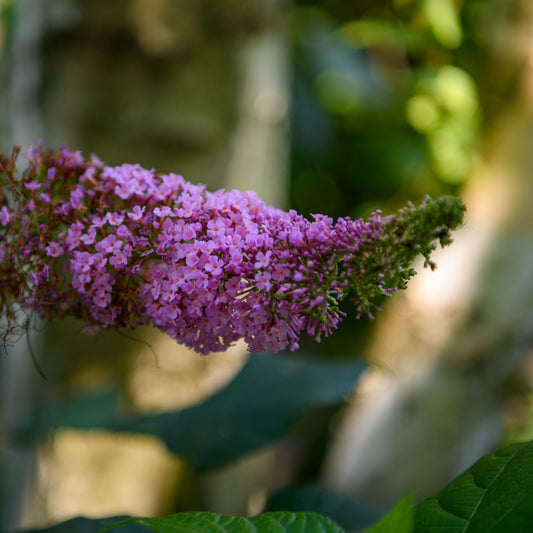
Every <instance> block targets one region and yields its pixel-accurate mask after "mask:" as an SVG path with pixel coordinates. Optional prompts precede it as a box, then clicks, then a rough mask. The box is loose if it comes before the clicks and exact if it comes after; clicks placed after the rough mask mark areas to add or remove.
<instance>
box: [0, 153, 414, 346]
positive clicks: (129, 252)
mask: <svg viewBox="0 0 533 533" xmlns="http://www.w3.org/2000/svg"><path fill="white" fill-rule="evenodd" d="M28 158H29V163H30V165H29V168H28V169H27V170H26V171H25V172H24V174H23V176H22V178H21V179H16V178H15V177H14V160H15V158H14V157H12V158H11V159H9V158H5V157H4V158H3V159H2V167H3V177H2V179H3V180H4V181H5V187H4V188H5V189H6V190H7V191H9V192H6V194H5V195H4V194H0V206H1V208H0V276H2V281H0V284H1V285H2V286H1V287H0V288H1V289H2V294H3V296H2V297H1V298H0V311H3V312H4V313H7V314H9V312H10V310H11V307H12V305H13V303H14V302H16V303H18V304H20V305H22V306H23V307H26V308H30V309H32V310H35V311H37V312H38V313H39V314H40V315H42V316H44V317H48V318H49V319H58V318H61V317H63V316H67V315H70V316H74V317H77V318H80V319H82V320H83V321H85V322H86V324H87V327H86V331H89V332H92V331H97V330H98V329H100V328H107V327H114V328H119V329H120V328H133V327H135V326H137V325H141V324H142V325H148V324H149V325H153V326H156V327H158V328H160V329H161V330H163V331H165V332H166V333H167V334H168V335H170V336H171V337H173V338H175V339H176V340H177V341H178V342H179V343H183V344H185V345H187V346H189V347H191V348H193V349H194V350H196V351H198V352H200V353H202V354H205V353H208V352H211V351H222V350H225V349H226V348H227V347H228V346H229V345H230V344H232V343H234V342H235V341H236V340H237V339H239V338H244V340H245V341H246V342H247V343H248V346H249V349H250V351H253V352H262V351H272V352H277V351H279V350H282V349H284V348H286V347H288V348H290V349H291V350H294V349H296V348H297V347H298V339H299V337H300V334H301V332H303V331H306V332H307V333H309V334H310V335H313V336H315V337H316V339H318V340H319V339H320V337H321V335H323V334H324V335H328V334H329V333H331V331H332V330H333V329H335V328H336V327H337V324H338V322H339V320H340V319H341V317H342V315H343V313H342V312H341V311H340V310H339V306H338V302H339V301H340V299H342V298H343V297H344V296H345V294H346V293H348V292H351V293H352V297H353V298H354V299H355V300H356V303H357V304H358V305H359V308H360V311H361V312H363V311H368V310H369V309H370V308H371V305H372V304H371V301H372V300H373V299H374V297H375V296H376V295H377V294H387V293H388V292H390V290H393V288H385V282H384V278H385V275H386V274H387V271H388V270H390V271H391V272H392V270H394V269H396V270H398V268H399V267H398V265H393V266H390V268H389V266H388V265H387V264H385V265H381V264H379V265H378V266H377V267H376V265H377V264H378V263H379V261H378V262H376V261H375V258H376V257H379V255H380V249H381V248H380V246H382V245H381V244H380V242H381V241H380V239H381V240H382V237H383V227H384V225H383V223H382V220H381V218H380V214H379V213H376V214H374V215H372V217H371V218H370V220H369V221H368V222H365V221H363V220H350V219H349V218H343V219H339V220H337V221H336V223H334V222H333V220H332V219H330V218H328V217H325V216H322V215H314V216H313V220H307V219H306V218H304V217H302V216H301V215H298V214H297V213H296V212H294V211H289V212H284V211H281V210H279V209H276V208H274V207H270V206H267V205H265V204H264V203H263V202H262V201H261V200H260V199H259V198H258V197H257V196H256V195H255V194H254V193H253V192H244V193H243V192H239V191H235V190H234V191H229V192H225V191H223V190H220V191H217V192H214V193H210V192H208V191H206V190H205V188H204V187H203V186H202V185H192V184H191V183H188V182H187V181H185V180H184V179H183V178H182V177H181V176H178V175H176V174H168V175H167V174H157V173H155V172H154V171H153V170H146V169H144V168H142V167H140V166H139V165H128V164H126V165H121V166H118V167H109V166H105V165H104V164H103V163H102V162H101V161H100V160H99V159H98V158H96V157H94V156H93V157H92V158H91V159H89V160H86V159H84V158H83V157H82V156H81V154H80V153H79V152H69V151H68V150H66V149H61V150H59V151H57V152H54V151H44V150H43V149H42V148H40V147H39V148H36V149H32V150H30V152H29V154H28ZM372 265H374V267H372ZM402 268H403V267H402ZM396 270H395V271H396ZM389 273H390V272H389Z"/></svg>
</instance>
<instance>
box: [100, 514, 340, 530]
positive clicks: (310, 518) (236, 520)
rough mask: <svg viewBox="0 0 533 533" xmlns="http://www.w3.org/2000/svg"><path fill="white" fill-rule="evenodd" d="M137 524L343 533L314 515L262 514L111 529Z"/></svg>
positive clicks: (151, 523) (192, 517)
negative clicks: (249, 516)
mask: <svg viewBox="0 0 533 533" xmlns="http://www.w3.org/2000/svg"><path fill="white" fill-rule="evenodd" d="M132 523H139V524H143V525H145V526H147V527H149V528H150V529H151V530H152V531H153V532H154V533H344V532H343V530H342V529H341V528H340V527H339V526H338V525H337V524H335V522H333V521H332V520H331V519H329V518H327V517H325V516H320V515H317V514H314V513H289V512H278V513H264V514H261V515H257V516H253V517H252V518H243V517H240V516H230V515H221V514H216V513H207V512H198V513H180V514H175V515H169V516H165V517H162V518H132V519H129V520H124V521H123V522H120V523H118V524H115V525H113V526H108V527H106V528H104V529H102V531H108V530H109V529H113V528H114V527H120V526H122V525H128V524H132Z"/></svg>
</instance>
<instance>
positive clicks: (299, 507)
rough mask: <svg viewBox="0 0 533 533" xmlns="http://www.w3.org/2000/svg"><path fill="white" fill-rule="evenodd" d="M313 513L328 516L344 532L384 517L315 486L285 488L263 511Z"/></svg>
mask: <svg viewBox="0 0 533 533" xmlns="http://www.w3.org/2000/svg"><path fill="white" fill-rule="evenodd" d="M282 510H283V511H312V512H315V513H319V514H321V515H324V516H329V518H331V519H332V520H334V521H335V522H336V523H337V524H339V525H340V526H341V527H342V528H344V529H345V530H346V531H360V530H362V529H364V528H366V527H368V526H369V525H371V524H373V523H374V522H376V521H377V520H379V519H380V518H381V517H382V516H383V514H384V513H383V511H382V510H380V509H377V508H375V507H372V506H370V505H367V504H364V503H360V502H357V501H354V500H352V499H350V498H346V497H345V496H341V495H339V494H335V493H333V492H329V491H327V490H325V489H323V488H322V487H320V486H318V485H304V486H298V487H286V488H284V489H280V490H278V491H276V492H274V493H273V494H271V495H269V497H268V500H267V502H266V505H265V511H282Z"/></svg>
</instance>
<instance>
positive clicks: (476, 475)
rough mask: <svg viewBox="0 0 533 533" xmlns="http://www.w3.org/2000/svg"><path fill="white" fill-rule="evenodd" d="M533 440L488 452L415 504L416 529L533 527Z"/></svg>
mask: <svg viewBox="0 0 533 533" xmlns="http://www.w3.org/2000/svg"><path fill="white" fill-rule="evenodd" d="M532 524H533V441H531V442H526V443H519V444H512V445H510V446H507V447H506V448H502V449H501V450H498V451H496V452H494V453H493V454H491V455H488V456H486V457H483V458H482V459H480V460H479V461H478V462H477V463H475V464H474V465H473V466H472V467H471V468H470V469H468V470H467V471H466V472H465V473H464V474H462V475H461V476H459V477H458V478H457V479H455V480H454V481H452V482H451V483H450V484H449V485H448V486H447V487H446V488H445V489H444V490H442V491H441V492H440V493H439V494H438V495H437V496H434V497H432V498H429V499H427V500H425V501H424V502H422V503H420V504H419V505H417V506H416V507H415V532H416V533H429V532H433V531H435V532H437V531H438V532H439V533H507V532H522V531H532V530H533V526H532Z"/></svg>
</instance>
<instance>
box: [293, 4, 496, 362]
mask: <svg viewBox="0 0 533 533" xmlns="http://www.w3.org/2000/svg"><path fill="white" fill-rule="evenodd" d="M491 6H492V3H491V2H480V1H478V0H469V1H464V2H463V1H455V0H376V1H370V0H362V1H358V2H343V1H342V0H323V1H321V2H312V1H310V0H297V1H296V2H294V8H293V9H292V11H291V18H290V21H291V26H290V29H291V31H290V35H291V46H292V55H293V63H292V69H293V71H292V75H293V83H292V116H291V135H292V139H291V141H292V142H291V168H290V173H291V203H292V206H293V207H294V208H295V209H296V210H298V211H300V212H301V213H303V214H304V215H306V216H307V215H309V214H310V213H325V214H328V215H329V216H332V217H339V216H352V217H354V218H357V217H360V216H363V217H364V216H368V215H369V214H370V212H372V211H374V210H377V209H378V208H379V209H382V210H383V211H384V213H385V214H388V213H390V212H392V211H394V210H395V209H397V208H398V207H399V206H400V205H402V204H404V203H405V202H406V201H409V200H410V201H415V202H416V201H417V199H421V198H422V197H423V196H424V195H425V194H431V195H435V196H438V195H440V194H458V193H459V192H460V189H461V186H462V185H463V184H464V182H465V181H466V180H467V179H468V177H469V176H470V175H471V174H472V173H473V172H474V171H475V169H476V168H477V165H478V164H479V161H480V151H481V145H482V142H481V141H482V131H483V130H482V126H483V123H482V121H483V119H484V114H483V112H482V111H483V105H482V103H481V102H482V101H483V97H482V93H481V91H482V89H483V87H482V81H483V79H484V78H483V74H482V73H483V69H484V67H485V65H484V64H483V58H484V55H483V54H482V53H481V52H482V51H483V50H484V47H486V46H487V43H486V42H485V40H484V39H485V37H484V33H483V29H486V28H487V21H486V20H485V19H484V17H486V16H487V14H488V12H489V11H490V9H491ZM492 7H493V6H492ZM480 22H481V23H482V24H481V29H480V24H479V23H480ZM378 305H379V304H378ZM343 310H344V311H345V312H346V313H347V314H348V316H354V310H353V309H351V308H350V306H349V305H348V304H345V305H344V307H343ZM367 334H368V321H367V320H365V319H363V320H362V321H357V322H354V321H353V320H350V321H345V322H344V323H343V324H341V326H340V329H339V332H338V333H336V335H334V336H332V337H330V338H328V339H325V340H324V341H323V343H322V345H321V346H320V347H318V346H316V345H315V344H311V343H310V342H309V343H307V342H305V341H304V347H305V349H307V350H313V351H317V350H319V351H321V352H323V353H337V354H346V353H361V351H362V350H363V349H364V346H365V343H366V338H367Z"/></svg>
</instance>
